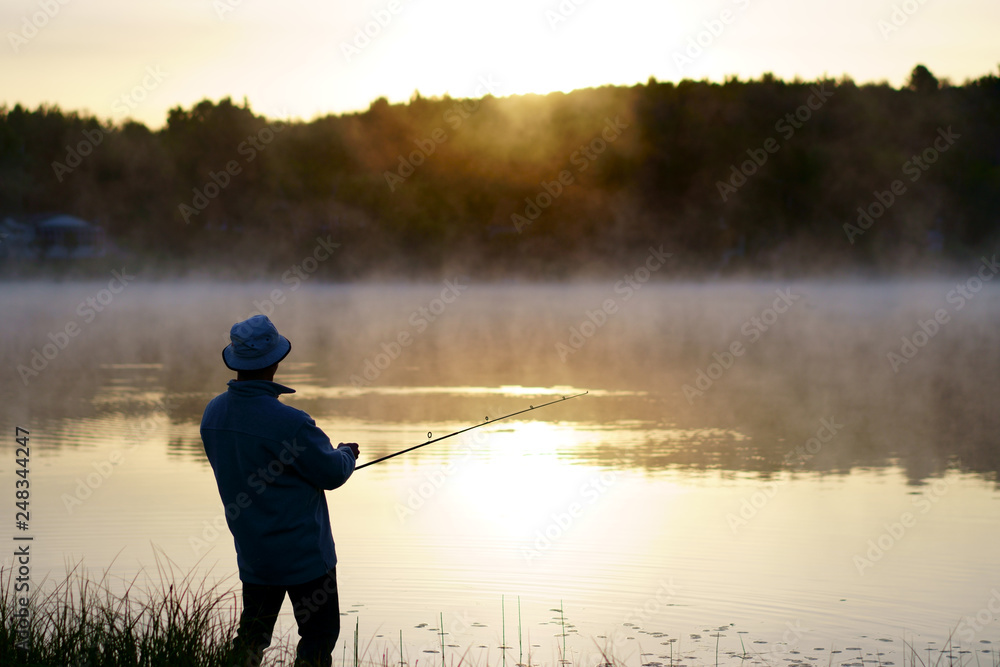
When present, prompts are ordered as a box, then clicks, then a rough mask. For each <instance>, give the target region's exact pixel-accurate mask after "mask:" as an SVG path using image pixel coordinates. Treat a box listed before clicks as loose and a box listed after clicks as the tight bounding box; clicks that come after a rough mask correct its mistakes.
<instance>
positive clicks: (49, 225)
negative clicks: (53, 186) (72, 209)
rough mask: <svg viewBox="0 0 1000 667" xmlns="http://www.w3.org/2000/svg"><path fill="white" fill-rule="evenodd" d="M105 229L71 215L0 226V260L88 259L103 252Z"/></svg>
mask: <svg viewBox="0 0 1000 667" xmlns="http://www.w3.org/2000/svg"><path fill="white" fill-rule="evenodd" d="M106 246H107V244H106V237H105V234H104V230H103V229H101V228H100V227H98V226H97V225H93V224H91V223H89V222H87V221H86V220H81V219H80V218H77V217H75V216H72V215H65V214H56V215H52V214H46V215H35V216H29V217H26V218H24V219H22V220H14V219H13V218H6V219H5V220H4V221H3V222H2V223H0V259H6V258H10V259H89V258H93V257H103V256H104V254H105V252H106Z"/></svg>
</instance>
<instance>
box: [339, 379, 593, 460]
mask: <svg viewBox="0 0 1000 667" xmlns="http://www.w3.org/2000/svg"><path fill="white" fill-rule="evenodd" d="M589 393H590V392H589V391H584V392H581V393H579V394H573V395H571V396H563V397H562V398H557V399H556V400H554V401H549V402H548V403H542V404H541V405H530V406H528V407H527V408H525V409H524V410H518V411H517V412H512V413H510V414H509V415H504V416H503V417H496V418H494V419H490V418H489V417H487V418H486V420H485V421H484V422H483V423H481V424H474V425H472V426H469V427H468V428H463V429H462V430H461V431H455V432H454V433H449V434H448V435H442V436H441V437H440V438H434V439H433V440H428V441H427V442H422V443H420V444H419V445H414V446H413V447H408V448H406V449H404V450H401V451H398V452H396V453H395V454H389V455H388V456H383V457H382V458H380V459H375V460H374V461H369V462H368V463H363V464H361V465H359V466H357V467H355V468H354V469H355V470H361V469H362V468H365V467H367V466H371V465H375V464H376V463H381V462H382V461H385V460H386V459H391V458H392V457H394V456H399V455H400V454H405V453H406V452H412V451H413V450H414V449H420V448H421V447H426V446H427V445H430V444H432V443H435V442H441V441H442V440H444V439H446V438H450V437H452V436H456V435H459V434H461V433H465V432H466V431H471V430H472V429H474V428H479V427H480V426H486V425H487V424H493V423H496V422H498V421H501V420H503V419H508V418H509V417H513V416H515V415H520V414H524V413H525V412H531V411H532V410H538V409H539V408H544V407H545V406H546V405H553V404H555V403H562V402H563V401H568V400H570V399H572V398H577V397H578V396H585V395H587V394H589ZM430 436H431V433H428V434H427V437H430Z"/></svg>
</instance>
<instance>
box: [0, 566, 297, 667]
mask: <svg viewBox="0 0 1000 667" xmlns="http://www.w3.org/2000/svg"><path fill="white" fill-rule="evenodd" d="M157 575H158V577H157V579H158V581H157V579H154V580H153V581H152V582H151V584H150V585H149V586H143V587H140V586H138V585H137V584H136V582H137V580H138V579H139V576H138V575H137V576H136V577H135V578H134V579H132V580H131V581H123V582H117V584H116V582H115V581H113V580H112V579H111V577H110V576H109V571H107V570H106V571H105V572H104V574H103V576H101V578H100V579H98V580H96V581H95V580H93V579H91V578H90V577H88V576H87V574H86V573H85V572H84V571H83V569H82V568H81V567H80V565H79V564H78V565H77V566H75V567H73V568H72V569H70V570H69V571H68V572H67V574H66V577H65V579H64V580H62V581H60V582H58V583H56V584H55V586H54V587H52V588H51V590H48V591H47V592H42V591H43V590H44V589H45V588H46V587H45V582H41V583H40V584H38V585H36V586H35V587H33V588H34V590H33V592H32V594H31V597H30V598H29V601H28V610H29V618H30V625H29V628H28V635H27V642H25V643H24V644H22V645H21V646H18V643H19V642H20V641H21V640H22V638H21V637H19V636H18V634H17V619H16V618H15V617H14V612H15V610H16V609H17V597H18V596H19V595H21V594H20V593H16V592H15V590H14V586H13V573H12V572H11V570H6V571H4V570H3V569H0V665H4V667H14V666H15V665H18V666H19V665H25V666H31V667H46V666H48V665H52V666H53V667H54V666H56V665H58V666H59V667H105V666H107V667H160V666H161V665H162V666H164V667H166V666H169V667H221V666H223V665H229V664H231V663H232V657H231V655H230V644H231V640H232V637H233V635H234V632H235V629H236V625H237V623H238V621H239V612H238V605H237V602H238V596H237V593H236V591H234V590H233V589H223V588H221V586H220V585H218V584H209V583H208V581H207V579H202V580H201V581H200V582H196V581H194V580H192V579H191V575H187V576H183V577H179V576H178V575H177V574H176V571H175V570H174V568H173V567H172V566H169V565H168V566H164V565H163V564H162V561H161V560H160V559H157ZM116 589H117V591H118V592H116ZM286 652H287V649H286ZM290 662H291V661H290V660H289V664H290Z"/></svg>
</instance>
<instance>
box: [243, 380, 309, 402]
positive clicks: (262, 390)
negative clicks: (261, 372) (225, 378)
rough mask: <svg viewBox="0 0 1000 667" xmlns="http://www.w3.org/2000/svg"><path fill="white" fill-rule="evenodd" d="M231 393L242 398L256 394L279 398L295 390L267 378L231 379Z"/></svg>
mask: <svg viewBox="0 0 1000 667" xmlns="http://www.w3.org/2000/svg"><path fill="white" fill-rule="evenodd" d="M227 384H228V385H229V393H230V394H233V395H234V396H239V397H240V398H253V397H255V396H274V397H275V398H277V397H278V396H279V395H281V394H294V393H295V390H294V389H292V388H291V387H286V386H285V385H283V384H278V383H277V382H269V381H267V380H230V381H229V382H228V383H227Z"/></svg>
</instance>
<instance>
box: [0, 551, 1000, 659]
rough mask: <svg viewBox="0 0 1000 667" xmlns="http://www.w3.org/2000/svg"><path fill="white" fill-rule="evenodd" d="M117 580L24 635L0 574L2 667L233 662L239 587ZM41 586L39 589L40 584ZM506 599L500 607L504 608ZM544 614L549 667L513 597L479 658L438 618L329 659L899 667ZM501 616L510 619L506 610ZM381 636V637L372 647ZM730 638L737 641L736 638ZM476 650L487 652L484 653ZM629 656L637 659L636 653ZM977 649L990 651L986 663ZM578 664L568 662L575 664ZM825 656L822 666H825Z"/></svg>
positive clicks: (47, 605) (956, 654)
mask: <svg viewBox="0 0 1000 667" xmlns="http://www.w3.org/2000/svg"><path fill="white" fill-rule="evenodd" d="M112 579H113V575H112V573H111V569H110V568H109V569H108V570H106V571H105V572H104V573H103V575H102V576H101V577H100V578H99V579H93V578H91V577H90V576H89V575H88V574H87V573H86V572H85V571H84V570H83V569H82V568H81V565H80V564H79V563H78V564H77V565H76V566H74V567H72V568H71V569H69V571H68V572H67V574H66V576H65V579H64V580H62V581H59V582H57V583H56V584H55V586H54V588H52V590H50V591H48V592H47V593H44V594H43V595H42V596H41V597H40V598H39V594H38V593H37V592H33V593H32V597H31V599H30V600H29V602H28V604H27V608H28V610H29V617H30V619H31V622H30V626H29V629H28V630H27V633H26V635H25V634H22V632H21V628H20V627H19V626H20V624H19V615H18V609H19V608H21V604H22V603H21V602H20V601H19V600H18V596H17V594H16V593H15V589H14V586H13V581H14V577H13V572H12V570H10V569H6V568H0V664H3V665H4V666H5V667H20V666H25V667H49V666H52V667H134V666H142V667H160V666H163V667H224V666H229V665H234V667H235V662H234V661H233V660H232V656H231V654H230V652H229V646H230V643H231V640H232V638H233V637H234V636H235V630H236V627H237V625H238V620H239V611H238V598H239V595H238V587H236V586H233V587H230V588H224V587H223V586H222V585H221V584H209V583H208V581H207V577H206V578H204V579H202V580H201V581H200V582H199V581H195V579H194V578H193V571H192V572H191V573H189V574H187V575H184V576H180V575H179V574H178V572H177V571H176V567H175V566H174V565H173V564H172V563H169V564H168V565H166V566H164V565H163V563H162V561H161V560H160V558H159V557H158V558H157V576H156V577H155V578H153V579H152V580H151V581H150V582H149V584H148V585H147V587H145V588H140V587H137V581H138V579H139V576H138V575H137V576H136V577H135V578H133V579H132V580H131V581H124V582H121V583H122V584H123V586H124V589H123V592H120V593H118V592H114V591H113V590H112ZM41 583H42V585H44V583H45V582H44V581H43V582H41ZM35 590H36V591H37V589H35ZM503 604H504V601H503V600H501V606H503ZM551 611H552V612H556V613H557V615H556V616H554V617H553V619H552V623H553V624H554V625H556V626H557V629H559V631H560V632H559V634H556V635H555V645H554V646H553V647H552V649H553V658H552V661H551V663H549V662H546V661H544V660H542V661H536V660H535V659H534V658H533V654H534V655H537V654H538V653H539V652H541V650H542V649H541V648H539V645H538V644H531V643H530V641H529V642H528V643H527V645H526V644H525V642H524V640H523V635H522V627H521V615H520V599H518V603H517V627H516V628H514V627H511V628H510V629H509V630H508V628H507V627H506V625H507V624H506V623H504V625H503V629H502V634H501V635H500V636H498V637H497V638H498V639H500V645H499V646H496V647H493V648H492V649H489V650H488V652H487V654H486V657H485V662H483V660H484V658H483V656H482V655H480V656H478V657H477V656H471V655H470V653H471V652H472V648H471V647H468V648H465V649H462V647H460V646H458V645H456V644H452V643H446V641H447V642H450V641H452V640H450V639H449V640H446V639H445V636H446V635H448V634H449V633H448V632H447V631H443V630H441V629H440V628H444V627H445V624H444V619H443V615H442V617H441V621H440V627H439V628H438V629H435V628H430V629H431V630H434V631H435V632H434V634H435V635H436V636H437V637H438V639H439V641H440V645H439V646H435V647H433V648H429V647H424V649H425V650H423V651H422V654H421V655H418V656H416V657H414V656H408V655H407V648H406V646H405V645H404V644H403V634H402V631H400V632H399V643H398V644H397V643H395V641H394V638H390V637H387V636H384V635H381V634H379V635H376V636H375V637H373V638H370V639H368V640H367V641H365V640H361V639H360V638H359V629H360V621H359V620H358V617H354V618H355V624H354V627H353V628H352V627H351V626H350V623H345V624H344V625H343V627H342V631H341V641H340V642H338V649H337V650H335V651H334V656H333V657H334V664H338V663H339V664H340V665H342V666H343V667H365V666H368V667H406V666H407V665H411V664H412V665H413V666H414V667H416V665H419V664H420V662H421V660H423V661H424V664H426V665H428V667H435V666H436V665H437V664H438V661H439V660H440V664H441V666H442V667H459V666H461V665H468V666H469V667H490V666H491V665H492V666H494V667H500V666H501V665H502V666H503V667H540V666H544V665H548V664H552V665H558V666H560V667H564V666H566V665H575V666H576V667H626V666H627V665H630V664H632V663H633V662H635V660H632V658H635V659H636V660H638V662H637V663H636V664H638V665H641V666H642V667H687V666H688V665H712V664H714V665H716V667H718V665H720V664H740V665H745V664H750V665H772V664H789V665H793V666H794V665H810V664H811V665H816V664H824V663H827V664H830V665H833V664H837V665H857V666H859V667H860V666H861V665H863V664H868V663H873V664H881V665H891V664H894V663H893V662H892V658H893V657H894V655H893V653H892V651H890V650H885V651H882V650H876V651H875V652H874V653H872V652H870V651H869V652H866V651H865V649H862V648H861V647H857V646H853V647H846V648H842V649H838V648H836V647H833V646H831V647H829V648H828V649H823V648H814V649H813V650H812V653H816V652H818V653H817V655H816V656H812V655H808V656H807V655H806V654H807V653H810V652H809V651H807V650H806V649H804V648H802V649H801V650H799V648H798V647H797V646H796V645H794V644H792V645H790V646H786V647H781V648H779V647H778V646H777V645H776V646H775V647H774V648H776V649H779V650H778V652H772V653H768V654H765V653H762V652H761V651H760V650H759V649H758V648H757V647H756V646H755V644H766V642H760V641H755V642H752V643H751V641H750V639H749V638H748V637H747V636H746V633H745V632H741V633H739V634H738V635H736V637H738V639H739V651H736V650H728V649H724V650H723V651H722V653H721V654H720V639H721V638H722V637H725V636H726V635H723V634H722V632H723V631H724V630H731V628H724V627H720V628H715V629H712V630H706V631H705V632H706V633H708V634H706V639H707V640H708V641H707V643H706V644H704V645H703V646H701V647H700V648H701V649H702V650H701V651H700V652H696V651H692V650H691V649H690V648H689V649H687V650H681V644H675V643H674V642H676V641H677V639H676V638H674V639H670V640H668V641H662V642H657V643H658V644H663V645H664V646H657V647H656V649H654V650H656V652H657V653H662V655H655V654H654V653H650V652H644V651H643V650H642V645H641V643H640V644H639V646H638V648H637V649H634V650H633V651H632V654H630V655H629V656H626V657H624V658H623V657H621V656H618V655H615V652H614V651H613V650H611V649H610V648H609V647H607V646H603V647H602V645H601V643H600V642H599V640H598V639H594V640H593V644H594V646H593V649H592V652H591V653H590V654H588V655H586V656H580V657H577V656H573V655H572V653H568V652H567V648H566V637H567V636H568V635H569V634H570V633H575V632H576V630H575V629H573V628H574V626H572V624H570V623H568V622H567V619H566V616H565V613H564V606H563V604H562V602H560V606H559V607H558V608H554V609H551ZM503 616H504V619H506V616H507V614H506V612H505V613H504V614H503ZM348 618H349V617H348ZM421 625H426V624H421ZM625 625H626V628H625V629H626V630H627V632H625V633H624V634H623V636H624V635H629V634H633V633H635V632H636V631H638V630H639V628H638V626H635V625H634V624H625ZM418 627H420V626H418ZM515 631H516V639H515V636H514V635H515ZM352 633H353V637H352ZM649 634H650V635H651V637H652V638H655V639H662V638H665V637H666V636H667V635H666V634H665V633H649ZM690 637H691V638H692V639H694V640H701V638H702V635H698V634H692V635H690ZM379 638H381V642H377V639H379ZM631 638H632V637H629V639H631ZM600 639H602V640H603V641H604V643H605V644H607V643H608V638H607V637H604V636H601V637H600ZM728 641H729V642H730V643H732V642H733V641H734V639H733V636H732V635H730V636H729V640H728ZM879 641H887V640H885V639H880V640H879ZM695 643H697V641H696V642H695ZM341 644H343V645H342V646H341ZM932 644H935V642H928V646H927V647H924V648H917V647H915V646H914V645H913V644H912V643H910V642H907V641H906V640H905V639H904V640H903V648H902V651H901V653H902V662H903V667H906V665H910V666H911V667H918V666H919V667H941V666H943V665H947V666H948V667H956V666H961V667H966V666H967V667H972V665H975V666H976V667H1000V653H998V652H997V650H996V649H995V648H994V647H993V646H990V647H989V648H988V649H983V648H982V646H978V647H976V648H978V650H975V651H974V650H966V649H963V648H961V647H959V646H958V645H955V644H953V643H952V637H951V636H949V637H948V639H947V641H946V642H944V645H943V646H940V647H938V646H934V647H932V646H931V645H932ZM428 646H429V645H428ZM810 646H811V645H810ZM845 646H847V645H846V644H845ZM675 647H676V650H675ZM479 648H481V649H488V647H486V646H479ZM887 648H888V647H887ZM438 649H439V650H438ZM636 650H638V654H637V655H634V654H635V651H636ZM922 653H923V655H921V654H922ZM423 654H426V655H423ZM837 654H839V655H837ZM935 654H936V655H935ZM981 654H988V659H987V658H985V656H984V655H981ZM294 655H295V647H294V638H293V637H291V636H288V637H284V638H282V637H278V636H276V637H275V640H274V641H273V642H272V644H271V647H270V648H269V649H268V650H267V651H266V652H265V654H264V661H263V663H262V665H263V666H264V667H283V666H288V665H291V664H292V662H294ZM835 655H836V656H837V657H836V658H835ZM898 655H899V654H896V656H898ZM567 656H568V657H567ZM574 657H576V659H575V660H574V659H571V658H574ZM822 658H826V659H827V660H826V661H822ZM411 659H412V660H413V661H412V663H411V662H410V660H411Z"/></svg>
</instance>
